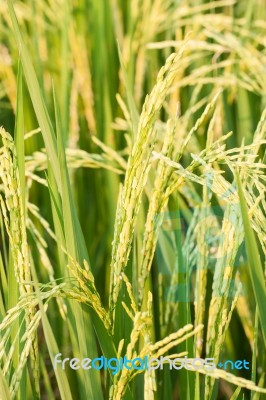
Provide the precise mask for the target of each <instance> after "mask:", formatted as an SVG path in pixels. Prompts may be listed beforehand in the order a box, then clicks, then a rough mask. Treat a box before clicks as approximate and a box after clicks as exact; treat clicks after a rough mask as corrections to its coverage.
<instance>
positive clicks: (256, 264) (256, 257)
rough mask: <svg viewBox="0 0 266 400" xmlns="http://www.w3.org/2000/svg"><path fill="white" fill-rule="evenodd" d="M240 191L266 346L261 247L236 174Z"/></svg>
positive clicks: (246, 240)
mask: <svg viewBox="0 0 266 400" xmlns="http://www.w3.org/2000/svg"><path fill="white" fill-rule="evenodd" d="M236 178H237V186H238V193H239V199H240V206H241V212H242V218H243V223H244V229H245V242H246V249H247V255H248V261H249V262H248V267H249V275H250V280H251V283H252V287H253V292H254V296H255V299H256V303H257V306H258V313H259V320H260V323H261V328H262V334H263V339H264V344H265V346H266V313H265V304H266V288H265V278H264V274H263V269H262V263H261V260H260V254H259V249H258V245H257V241H256V237H255V233H254V231H253V229H252V227H251V224H250V217H249V215H248V208H247V204H246V201H245V196H244V193H243V189H242V184H241V182H240V178H239V175H238V174H237V175H236Z"/></svg>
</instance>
